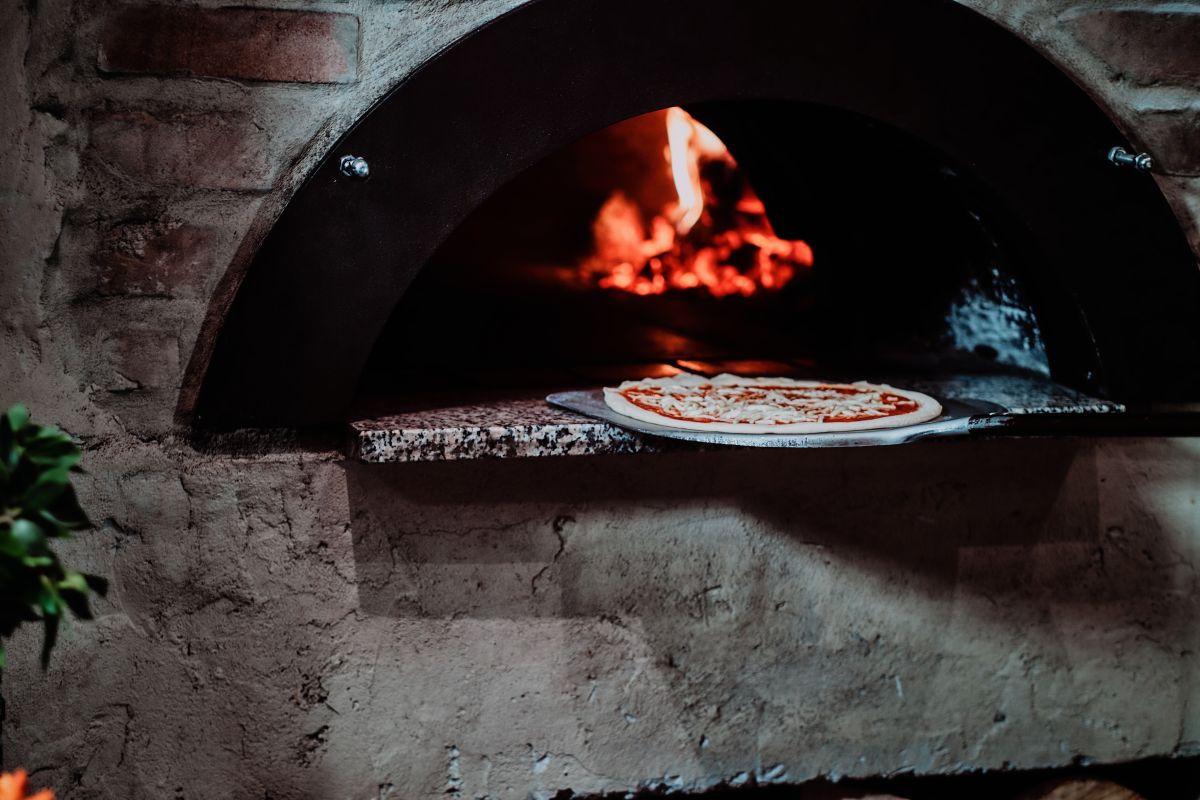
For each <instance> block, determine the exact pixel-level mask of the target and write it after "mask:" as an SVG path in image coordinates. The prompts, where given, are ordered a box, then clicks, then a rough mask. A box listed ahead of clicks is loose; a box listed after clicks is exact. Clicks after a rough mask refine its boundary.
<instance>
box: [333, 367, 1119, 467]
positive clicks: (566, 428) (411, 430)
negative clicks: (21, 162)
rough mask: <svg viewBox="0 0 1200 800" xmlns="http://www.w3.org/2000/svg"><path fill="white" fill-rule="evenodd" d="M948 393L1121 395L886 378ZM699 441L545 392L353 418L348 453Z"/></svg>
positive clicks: (586, 451) (508, 454)
mask: <svg viewBox="0 0 1200 800" xmlns="http://www.w3.org/2000/svg"><path fill="white" fill-rule="evenodd" d="M880 380H881V381H886V382H889V383H893V384H895V385H897V386H903V387H907V388H910V389H916V390H917V391H921V392H927V393H929V394H932V395H934V396H936V397H940V398H943V399H947V400H971V399H978V400H986V401H990V402H992V403H997V404H999V405H1001V406H1004V407H1005V408H1006V409H1007V410H1008V412H1009V413H1010V414H1020V415H1029V414H1107V413H1117V412H1121V411H1123V410H1124V407H1123V406H1121V405H1120V404H1118V403H1111V402H1108V401H1104V400H1097V399H1096V398H1092V397H1088V396H1087V395H1084V394H1080V393H1079V392H1075V391H1072V390H1070V389H1067V388H1065V387H1062V386H1059V385H1057V384H1055V383H1052V382H1050V381H1049V380H1046V379H1044V378H1039V377H1037V376H1025V375H1002V374H996V375H950V376H944V377H941V378H938V379H936V380H931V379H902V378H889V377H884V378H880ZM683 448H687V449H697V446H696V445H688V444H686V443H681V442H674V441H668V440H664V439H660V438H655V437H652V436H642V435H639V434H637V433H634V432H632V431H627V430H625V429H623V428H619V427H617V426H615V425H610V424H608V423H605V422H600V421H598V420H594V419H592V418H590V417H586V416H583V415H581V414H576V413H574V412H572V411H566V410H564V409H560V408H554V407H553V406H551V405H549V404H548V403H546V401H545V400H544V399H543V398H542V397H541V396H536V397H530V398H521V399H505V400H496V401H490V402H477V403H462V404H454V405H446V406H444V407H439V408H433V409H428V410H416V411H407V412H404V413H399V414H394V415H389V416H383V417H377V418H375V419H367V420H360V421H358V422H354V423H351V441H350V455H351V456H352V457H355V458H358V459H359V460H361V461H365V462H368V463H392V462H411V461H456V460H463V459H475V458H537V457H546V456H574V455H601V454H616V453H646V452H661V451H664V450H677V449H683Z"/></svg>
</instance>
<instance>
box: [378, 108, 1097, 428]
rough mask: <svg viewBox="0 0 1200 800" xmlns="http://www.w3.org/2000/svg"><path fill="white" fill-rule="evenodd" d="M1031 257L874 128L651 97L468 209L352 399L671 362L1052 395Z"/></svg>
mask: <svg viewBox="0 0 1200 800" xmlns="http://www.w3.org/2000/svg"><path fill="white" fill-rule="evenodd" d="M781 128H782V129H784V130H786V131H787V135H786V136H782V137H781V136H779V135H778V133H779V131H780V130H781ZM767 133H769V135H764V134H767ZM780 142H784V143H785V144H784V145H783V146H781V145H780ZM1037 263H1038V254H1037V253H1035V252H1032V250H1031V249H1030V248H1029V247H1028V246H1027V245H1026V243H1025V241H1024V237H1023V231H1022V230H1021V226H1020V223H1019V219H1017V218H1016V217H1015V216H1014V215H1011V214H1008V213H1006V212H1005V209H1004V208H1003V207H1002V205H1001V204H1000V203H999V202H998V201H996V200H995V199H994V198H992V197H989V195H988V193H987V191H986V189H985V188H984V187H982V186H981V185H979V184H978V183H977V182H976V181H975V180H974V179H973V178H972V176H971V174H970V170H969V167H966V168H964V167H962V166H960V165H956V164H954V163H952V162H951V161H950V160H949V159H948V158H946V157H944V156H941V155H940V154H939V153H937V152H935V151H934V150H933V149H932V148H929V147H927V146H924V145H922V143H921V142H919V141H917V140H915V139H914V138H912V137H910V136H907V135H905V134H904V133H902V132H901V131H898V130H896V129H894V128H890V127H888V126H886V125H883V124H881V123H878V122H875V121H873V120H870V119H867V118H865V117H860V116H857V115H854V114H851V113H849V112H846V111H841V110H837V109H833V108H829V107H822V106H816V105H805V104H794V103H765V102H763V103H746V102H741V103H709V104H703V105H696V106H688V107H686V108H684V107H679V106H674V107H670V108H665V109H660V110H657V111H653V112H650V113H647V114H643V115H640V116H637V117H633V118H631V119H627V120H624V121H622V122H619V123H617V124H614V125H612V126H610V127H607V128H605V129H603V130H600V131H598V132H595V133H593V134H591V135H589V136H586V137H585V138H583V139H580V140H578V141H576V142H575V143H574V144H572V145H569V146H567V147H565V148H563V149H561V150H560V151H558V152H556V153H555V154H553V155H552V156H550V157H549V158H546V159H544V160H543V161H541V162H540V163H537V164H535V165H534V166H533V167H531V168H530V169H528V170H526V171H525V172H523V173H522V174H521V175H520V176H519V177H517V178H516V179H515V180H513V181H511V182H510V183H508V184H507V185H506V186H504V187H503V188H502V189H501V190H500V191H499V192H497V193H496V194H494V195H493V196H492V197H491V198H489V199H488V200H487V201H486V202H485V203H483V204H482V205H481V206H480V207H479V208H478V209H477V210H476V211H475V212H474V213H473V214H472V215H471V216H470V217H468V218H467V220H466V221H465V222H464V223H463V224H462V225H460V226H459V227H458V228H457V229H456V230H455V231H454V232H453V233H452V234H451V235H450V236H449V238H448V239H447V240H446V241H445V243H444V244H443V245H442V246H441V248H440V249H439V250H438V251H437V252H436V254H435V255H434V257H433V258H432V259H431V261H430V262H429V263H428V264H427V265H426V266H425V268H424V269H422V271H421V272H420V273H419V275H418V276H417V278H416V279H415V280H414V282H413V284H412V285H411V287H410V288H409V290H408V291H407V292H406V293H405V295H404V297H403V299H402V300H401V302H400V303H399V305H398V306H397V307H396V309H395V311H394V312H393V314H392V316H391V319H390V321H389V323H388V325H387V327H386V329H385V331H384V333H383V335H382V336H381V337H380V338H379V339H378V341H377V343H376V346H375V349H374V352H373V355H372V357H371V359H370V362H369V365H368V367H367V369H366V371H365V373H364V376H363V379H362V383H361V385H360V391H359V403H358V408H357V409H356V412H357V413H359V414H360V415H362V414H372V413H385V412H387V411H388V410H394V409H395V408H396V407H398V404H399V405H402V406H406V407H407V406H411V405H412V404H414V403H415V404H420V403H422V402H424V403H433V404H436V403H437V402H439V401H443V402H444V401H454V402H458V401H459V400H462V399H463V398H469V397H472V396H474V397H476V398H479V399H486V398H491V397H496V396H500V395H505V396H515V395H520V394H521V393H525V394H528V395H529V396H530V397H536V396H540V395H544V394H545V392H546V391H547V390H551V389H555V388H561V387H568V386H593V385H603V384H605V383H607V384H609V385H612V384H613V383H614V382H616V381H619V380H622V379H633V378H639V377H646V376H663V375H669V374H673V373H675V372H678V371H689V372H696V373H700V374H706V375H713V374H717V373H720V372H733V373H737V374H741V375H783V376H791V377H813V378H822V379H836V380H858V379H867V380H883V379H889V380H900V381H904V380H910V381H911V380H914V379H920V380H923V381H926V382H927V381H929V380H936V379H939V378H947V377H948V376H955V377H956V378H957V377H958V376H963V375H988V376H997V375H1011V376H1017V377H1019V378H1021V379H1024V380H1036V381H1037V382H1038V385H1039V386H1042V387H1044V388H1045V391H1046V392H1047V393H1053V392H1054V391H1056V389H1054V388H1050V387H1051V386H1052V384H1051V382H1050V380H1049V379H1050V378H1051V376H1052V374H1053V372H1054V371H1053V369H1052V359H1051V357H1050V355H1049V354H1048V347H1047V342H1046V341H1045V337H1044V335H1043V331H1042V328H1041V327H1040V325H1039V319H1040V317H1041V316H1042V315H1043V314H1056V315H1058V320H1057V322H1058V327H1060V328H1062V327H1070V326H1072V325H1074V324H1077V321H1078V312H1077V311H1076V310H1075V309H1074V308H1073V307H1072V306H1071V305H1070V304H1069V303H1067V302H1062V298H1059V297H1055V287H1054V286H1052V285H1048V284H1046V285H1041V286H1039V285H1038V283H1037V281H1036V276H1037V269H1036V265H1037ZM1056 300H1058V301H1060V302H1061V303H1062V305H1061V306H1055V305H1054V302H1055V301H1056ZM1073 366H1077V365H1073ZM1068 371H1069V370H1068Z"/></svg>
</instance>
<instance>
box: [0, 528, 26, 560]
mask: <svg viewBox="0 0 1200 800" xmlns="http://www.w3.org/2000/svg"><path fill="white" fill-rule="evenodd" d="M0 555H6V556H10V557H12V558H21V557H22V556H23V555H25V545H23V544H21V542H19V541H18V540H17V538H16V537H15V536H13V535H12V531H7V530H0Z"/></svg>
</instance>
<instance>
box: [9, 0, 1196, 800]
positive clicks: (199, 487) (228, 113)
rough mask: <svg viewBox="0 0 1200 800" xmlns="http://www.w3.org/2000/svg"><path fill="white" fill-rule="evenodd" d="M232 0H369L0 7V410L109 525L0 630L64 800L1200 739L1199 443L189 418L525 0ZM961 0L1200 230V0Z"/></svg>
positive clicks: (17, 2)
mask: <svg viewBox="0 0 1200 800" xmlns="http://www.w3.org/2000/svg"><path fill="white" fill-rule="evenodd" d="M248 5H251V6H253V7H255V8H258V9H262V8H267V7H273V8H285V9H292V10H295V11H299V12H303V13H305V14H310V15H320V14H323V13H327V12H328V13H337V14H345V15H351V16H353V17H355V18H356V19H357V23H358V31H359V33H358V39H357V41H356V42H354V47H353V55H352V56H351V55H350V54H349V50H344V51H337V50H334V51H333V53H334V57H336V58H343V59H347V58H352V59H353V62H354V70H353V77H352V78H348V77H347V75H349V74H350V73H348V72H347V71H346V70H344V69H342V70H341V71H338V70H339V69H340V66H341V65H342V62H340V61H339V62H337V65H335V66H337V67H338V68H331V70H330V71H329V73H328V74H327V75H325V76H324V77H326V78H331V80H333V81H334V82H308V81H307V80H304V81H298V80H295V79H294V78H295V71H294V70H293V71H292V72H287V70H288V68H289V65H288V64H287V63H283V64H282V66H279V69H280V70H281V72H280V76H286V77H288V78H289V80H286V81H282V80H281V81H263V80H262V76H261V75H260V76H250V77H251V78H253V79H249V78H240V77H237V76H236V74H235V76H234V77H229V76H227V75H226V76H222V77H204V76H195V75H173V74H169V75H162V74H158V73H157V72H153V71H151V72H139V71H137V70H133V71H121V70H115V68H114V65H115V64H118V63H120V62H119V59H116V60H110V61H103V60H102V59H101V58H100V57H99V55H100V52H101V50H102V49H103V47H104V46H105V45H111V44H112V43H111V41H110V40H109V39H108V38H107V37H108V36H109V34H108V33H107V31H108V28H107V27H106V26H108V25H109V24H110V22H111V18H112V16H113V15H114V14H115V13H117V12H116V11H114V9H113V7H112V6H111V5H110V4H107V3H100V2H87V1H86V0H77V1H76V2H71V1H70V0H42V1H41V2H39V3H36V4H30V3H26V2H21V0H0V31H2V32H3V36H2V37H0V108H2V109H3V113H0V142H3V146H2V147H0V198H2V201H3V206H2V207H3V212H4V213H3V217H2V219H0V226H2V227H0V265H2V266H0V322H2V324H0V337H2V340H0V375H3V376H4V379H3V382H2V383H0V403H4V404H7V403H9V402H13V401H17V400H21V401H24V402H27V403H28V404H29V405H30V406H31V407H32V409H33V411H34V414H35V417H36V418H38V419H40V420H44V421H54V422H57V423H59V424H61V425H62V426H63V427H65V428H66V429H67V430H69V431H71V432H72V433H74V434H76V435H78V436H80V437H81V439H82V440H83V442H84V444H85V448H86V460H85V466H86V467H87V469H88V474H87V475H86V476H85V477H84V478H83V496H84V500H85V503H86V506H87V507H88V508H89V509H90V510H91V511H92V514H93V516H94V517H95V519H96V521H97V523H98V524H99V529H98V530H97V531H96V532H94V533H90V534H87V535H85V536H82V537H81V538H80V540H79V541H78V542H76V543H74V544H72V545H70V546H69V547H68V548H66V550H65V553H66V556H67V558H68V559H70V560H71V561H72V562H73V563H76V564H78V565H80V566H82V567H86V568H89V569H91V570H94V571H97V572H100V573H102V574H105V575H108V576H109V577H110V578H111V579H112V591H111V594H110V596H109V598H108V599H107V600H106V601H103V602H102V603H100V604H99V610H100V618H99V619H98V620H97V621H96V622H94V623H89V624H79V625H73V626H71V628H70V629H69V631H68V632H67V633H66V634H65V635H64V637H63V641H62V643H61V644H60V646H59V648H58V650H57V651H56V653H55V656H54V660H53V663H52V665H51V668H50V670H49V671H48V672H47V673H44V674H43V673H42V672H41V671H40V670H39V669H38V668H37V666H36V663H35V660H36V659H35V655H36V645H37V635H38V634H37V632H36V631H27V632H24V633H22V634H21V635H20V636H19V637H18V639H17V640H16V641H15V642H14V644H13V647H12V648H11V651H10V654H9V659H10V666H9V668H8V669H7V670H6V672H5V676H4V694H5V696H6V697H7V699H8V701H9V719H8V721H7V723H6V728H5V731H4V743H5V750H4V753H5V758H6V760H7V761H8V762H9V763H10V764H14V765H15V764H23V765H25V766H26V767H28V768H30V769H31V770H32V771H34V772H35V775H34V781H35V783H38V784H47V785H52V786H54V787H55V788H56V789H57V790H59V792H60V796H64V797H97V798H104V797H113V798H117V797H120V798H143V797H146V798H151V797H153V798H160V797H179V798H199V797H210V796H220V795H223V796H231V797H237V798H240V797H267V796H270V797H276V798H279V797H284V798H286V797H318V796H319V797H328V796H338V797H354V798H374V797H391V798H411V797H428V796H435V795H437V796H440V795H442V794H447V795H449V796H451V797H482V796H491V797H526V796H528V795H530V794H531V793H533V794H538V793H540V794H541V795H543V796H550V795H552V794H553V793H554V792H555V791H557V790H559V789H564V788H569V789H573V790H575V791H578V792H591V791H600V790H613V791H615V790H624V789H629V788H633V787H636V786H638V785H642V784H644V783H646V782H649V783H654V782H667V783H673V784H678V785H680V786H697V787H699V786H707V785H711V784H713V783H715V782H718V781H722V780H729V781H745V780H750V779H751V777H752V776H754V779H757V780H760V781H772V780H802V779H804V778H806V777H810V776H813V775H817V774H841V775H866V774H878V773H888V772H894V771H899V770H906V769H911V770H916V771H955V770H962V769H969V768H979V767H1000V766H1005V765H1008V766H1046V765H1055V764H1065V763H1069V762H1070V761H1071V760H1072V759H1075V758H1077V757H1089V758H1095V759H1101V760H1117V759H1125V758H1132V757H1137V756H1142V755H1152V754H1170V753H1178V752H1189V753H1190V752H1194V751H1195V750H1196V748H1197V745H1196V743H1197V742H1198V741H1200V735H1198V734H1197V724H1198V722H1200V720H1197V718H1196V715H1197V712H1196V704H1195V701H1194V699H1193V698H1194V695H1195V689H1194V688H1193V676H1194V675H1195V674H1196V673H1195V663H1194V656H1193V655H1192V654H1193V653H1194V652H1195V651H1196V649H1197V647H1196V642H1195V639H1196V625H1195V618H1196V599H1195V597H1196V592H1195V580H1196V575H1195V571H1194V569H1193V564H1194V550H1195V548H1196V532H1197V530H1198V526H1197V522H1198V519H1197V511H1196V505H1195V504H1196V496H1197V493H1198V491H1200V489H1198V487H1200V480H1198V478H1200V475H1197V465H1198V464H1200V460H1198V458H1197V456H1200V446H1198V445H1196V444H1195V443H1193V442H1190V441H1186V440H1153V441H1137V440H1129V441H1109V442H1101V443H1095V442H1093V443H1089V442H1071V441H1058V442H1034V441H1030V442H1007V443H991V444H985V445H974V444H972V445H969V446H966V445H942V446H920V447H909V448H902V449H896V450H886V451H880V450H875V451H870V452H847V453H833V454H830V453H811V454H810V453H801V454H771V455H766V456H764V455H763V454H759V453H755V454H737V453H734V454H704V455H702V456H685V455H673V456H653V457H644V458H643V457H611V458H594V459H593V458H580V459H576V460H571V459H568V460H552V461H544V462H526V463H510V462H494V463H476V464H469V463H464V464H444V465H425V466H420V465H410V466H404V467H401V466H396V467H371V468H367V467H364V466H359V465H355V464H347V463H344V462H343V461H341V459H340V458H339V456H338V455H337V454H336V453H332V452H314V451H310V450H305V449H303V448H294V449H286V450H281V451H279V452H274V453H264V454H257V455H242V456H230V455H221V454H218V453H213V452H198V451H196V450H195V449H193V448H192V447H191V446H189V444H188V443H187V439H186V437H184V436H182V435H181V431H180V429H179V428H178V427H177V422H176V420H175V416H174V415H175V410H176V406H177V403H178V400H179V397H180V393H181V391H182V389H183V387H184V384H185V380H186V379H185V372H186V370H187V365H188V363H189V361H190V360H191V358H192V353H193V350H194V348H195V346H196V342H197V341H198V340H199V339H200V336H201V328H202V326H203V325H204V321H205V319H206V318H208V319H211V318H212V313H211V310H212V308H213V307H214V305H216V306H219V305H220V304H221V302H222V300H221V296H222V292H227V291H229V290H230V289H231V288H232V287H233V286H234V285H235V283H236V282H235V281H232V280H230V279H229V278H228V277H227V276H228V275H230V274H232V273H231V271H233V273H236V271H237V270H238V269H240V268H241V266H242V265H244V264H245V263H246V261H247V260H248V258H249V255H250V254H251V253H252V250H253V247H254V245H255V243H256V242H257V241H258V239H259V238H260V237H261V235H262V232H264V231H265V230H266V229H267V228H268V227H269V225H270V223H271V221H272V220H273V219H274V216H275V214H276V213H277V211H278V209H279V208H280V207H281V206H282V204H283V203H284V202H286V199H287V197H288V196H289V194H290V192H291V190H292V189H293V188H294V187H295V185H296V183H297V182H298V181H299V180H300V179H302V177H303V175H304V174H305V173H306V171H307V170H308V169H309V168H311V166H312V165H313V164H314V163H315V162H316V161H317V160H318V159H319V158H320V157H321V156H322V155H324V152H325V149H326V147H327V146H328V143H330V142H332V141H333V140H334V139H336V138H337V136H338V135H339V134H340V133H341V132H343V131H344V130H345V129H346V127H347V126H348V125H349V124H350V123H351V122H352V121H353V120H354V119H356V118H357V117H358V116H359V115H361V113H362V112H363V111H364V110H365V109H366V108H367V107H369V105H370V104H371V103H372V102H373V101H374V100H375V99H376V98H378V97H379V96H381V95H382V94H383V93H384V92H385V91H386V90H387V88H388V87H390V86H391V85H394V83H395V82H396V81H397V80H399V79H400V78H401V77H402V76H403V75H404V74H405V73H406V72H407V71H409V70H410V69H411V68H412V67H413V66H414V65H416V64H418V63H420V61H421V60H422V59H424V58H427V57H428V56H429V55H430V54H432V53H434V52H436V51H437V50H438V49H440V48H441V47H443V46H445V45H446V44H447V43H448V42H450V41H452V40H453V39H454V38H455V37H457V36H458V35H460V34H461V33H463V32H464V31H466V30H468V29H469V28H470V27H471V26H472V25H474V24H477V23H478V22H479V21H481V20H483V19H486V18H488V17H490V16H492V15H494V14H497V13H500V12H502V11H503V10H505V9H507V8H509V7H512V6H514V5H517V2H515V0H510V1H508V2H501V1H500V0H496V1H495V2H491V1H490V0H478V1H476V2H470V3H461V2H422V1H420V0H410V1H409V2H367V1H366V0H348V1H347V2H323V3H322V2H312V3H310V2H295V3H289V2H287V0H279V2H270V3H268V2H255V3H251V4H248ZM972 5H976V6H978V7H979V10H981V11H982V12H984V13H985V14H988V15H990V16H992V17H994V18H996V19H997V20H999V21H1000V22H1002V23H1003V24H1005V25H1007V26H1009V27H1011V28H1013V29H1015V30H1017V31H1018V32H1020V33H1021V34H1022V35H1024V36H1026V37H1027V38H1028V39H1029V40H1031V41H1032V42H1034V43H1036V44H1037V45H1038V46H1039V47H1041V48H1042V49H1044V50H1045V51H1046V52H1048V53H1049V54H1050V55H1051V57H1052V58H1054V59H1055V60H1056V61H1058V62H1059V63H1060V64H1062V65H1063V66H1064V67H1065V68H1067V69H1068V70H1070V71H1071V72H1072V74H1074V75H1076V76H1077V77H1078V78H1079V79H1080V80H1081V81H1082V82H1084V83H1085V84H1086V85H1087V86H1088V87H1089V89H1090V91H1092V92H1093V94H1094V96H1096V97H1097V98H1098V100H1099V101H1100V102H1102V103H1103V104H1105V105H1106V106H1107V107H1109V108H1110V109H1111V110H1112V111H1113V113H1114V115H1115V116H1116V117H1117V118H1118V119H1119V120H1120V121H1121V123H1122V125H1123V126H1124V127H1125V128H1126V130H1128V131H1129V132H1130V135H1131V137H1132V138H1133V139H1134V141H1135V142H1138V143H1140V144H1143V145H1144V146H1146V147H1148V148H1150V149H1151V150H1152V152H1153V153H1154V155H1155V156H1156V158H1157V159H1158V161H1159V163H1160V164H1161V165H1162V166H1163V170H1164V171H1163V173H1162V174H1160V175H1158V176H1156V178H1155V179H1156V180H1158V181H1159V183H1160V185H1162V186H1163V188H1164V190H1165V191H1167V193H1168V196H1169V197H1170V198H1171V200H1172V202H1173V204H1174V207H1175V208H1176V209H1177V211H1178V212H1179V213H1180V215H1181V221H1182V222H1183V224H1184V226H1185V228H1186V229H1187V230H1188V233H1189V236H1190V237H1191V238H1192V241H1193V243H1194V244H1196V245H1200V234H1198V233H1197V231H1198V230H1200V227H1198V226H1197V223H1196V219H1197V217H1200V200H1198V199H1197V198H1200V182H1198V181H1200V178H1197V177H1196V176H1197V175H1200V167H1198V164H1200V159H1198V158H1197V157H1196V143H1195V141H1194V138H1195V137H1194V136H1188V135H1187V132H1188V131H1193V132H1194V129H1195V122H1196V113H1197V112H1196V108H1197V96H1196V92H1195V90H1194V89H1192V88H1188V87H1194V86H1196V85H1198V83H1200V82H1198V81H1197V80H1195V78H1196V77H1197V76H1198V75H1200V67H1198V66H1197V63H1196V61H1197V57H1196V55H1195V53H1191V52H1190V51H1188V50H1187V48H1181V47H1179V46H1178V45H1176V46H1175V47H1174V49H1172V48H1165V49H1164V45H1163V42H1164V41H1168V40H1169V37H1168V40H1165V39H1164V38H1163V36H1164V34H1162V27H1161V26H1162V25H1163V24H1164V20H1166V24H1167V30H1170V31H1175V30H1177V29H1180V26H1182V29H1183V30H1185V31H1196V30H1197V29H1198V28H1197V25H1198V24H1200V23H1198V21H1200V6H1197V5H1195V4H1168V5H1164V4H1158V3H1149V2H1147V3H1141V4H1135V5H1133V6H1130V5H1129V4H1123V5H1120V6H1117V5H1115V4H1109V3H1086V4H1078V3H1066V2H1058V3H1026V2H1017V0H1013V1H1012V2H990V3H989V2H979V3H972ZM204 6H205V7H206V8H208V7H211V8H212V9H214V11H213V13H214V14H218V16H219V13H218V11H217V10H216V4H215V3H205V4H204ZM1111 9H1116V10H1115V11H1114V10H1111ZM1150 10H1152V11H1153V12H1154V13H1149V12H1150ZM1168 17H1169V19H1168ZM262 19H263V20H265V21H263V23H262V24H263V25H266V26H271V25H273V24H274V22H273V21H272V18H270V17H265V18H262ZM312 22H313V24H312V26H309V27H308V28H306V29H305V30H306V31H308V34H307V35H317V34H313V33H312V32H313V31H314V30H316V31H318V32H319V31H320V30H321V26H320V20H319V19H314V20H313V21H312ZM164 24H169V23H164ZM214 24H219V22H218V23H214ZM339 25H340V23H339ZM314 26H315V27H314ZM1106 26H1107V27H1106ZM1156 26H1158V27H1156ZM334 27H335V29H336V30H338V31H343V30H344V27H339V26H334ZM1114 31H1115V32H1116V33H1113V32H1114ZM1118 33H1119V36H1118V35H1117V34H1118ZM264 35H266V34H264ZM339 35H340V34H339ZM1172 35H1174V34H1172ZM1081 40H1082V41H1083V42H1091V43H1092V46H1091V47H1090V48H1089V47H1084V46H1083V45H1082V44H1081ZM330 41H331V42H332V44H331V45H330V46H331V47H333V46H336V45H338V44H339V43H341V44H342V45H346V42H345V41H343V39H338V38H337V37H334V38H333V39H331V40H330ZM1110 41H1119V42H1120V43H1121V46H1120V47H1119V48H1117V49H1116V50H1105V49H1104V48H1105V46H1107V43H1109V42H1110ZM1187 41H1195V38H1194V37H1193V38H1192V39H1190V40H1187ZM1164 54H1165V55H1164ZM113 58H114V59H115V56H113ZM101 66H105V67H106V69H107V70H108V71H102V70H101V69H100V67H101ZM192 66H193V67H194V66H195V64H192ZM236 68H237V65H236V64H231V65H230V66H229V70H232V71H233V72H234V73H236ZM114 70H115V71H114ZM193 71H194V70H193ZM317 77H318V78H320V77H322V76H321V75H318V76H317ZM864 487H872V488H864ZM881 487H882V488H881Z"/></svg>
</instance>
